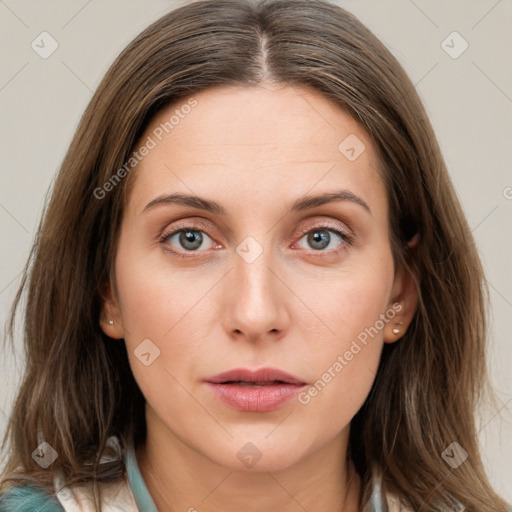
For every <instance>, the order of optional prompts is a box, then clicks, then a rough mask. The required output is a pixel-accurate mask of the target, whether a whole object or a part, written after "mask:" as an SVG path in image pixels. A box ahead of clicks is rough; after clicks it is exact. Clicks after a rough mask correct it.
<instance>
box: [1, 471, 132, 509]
mask: <svg viewBox="0 0 512 512" xmlns="http://www.w3.org/2000/svg"><path fill="white" fill-rule="evenodd" d="M56 484H57V482H56ZM55 488H56V489H59V490H58V491H57V493H56V497H57V499H58V500H59V503H60V504H61V506H62V507H63V510H65V511H66V512H95V511H96V508H95V506H94V491H93V487H92V485H87V486H85V485H81V486H72V487H62V488H60V486H58V485H56V486H55ZM101 510H102V512H138V510H139V509H138V507H137V504H136V502H135V498H134V496H133V493H132V491H131V489H130V486H129V484H128V482H127V481H126V480H125V479H123V480H122V481H117V482H115V483H108V484H106V483H102V484H101ZM0 512H3V511H0Z"/></svg>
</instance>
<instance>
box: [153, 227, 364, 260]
mask: <svg viewBox="0 0 512 512" xmlns="http://www.w3.org/2000/svg"><path fill="white" fill-rule="evenodd" d="M208 230H209V227H208V226H207V225H206V224H202V223H197V224H185V225H182V226H178V227H175V228H173V230H172V231H167V232H165V233H164V234H163V235H161V236H160V239H159V242H160V243H161V244H162V245H164V246H165V247H164V249H165V250H166V251H168V252H170V253H172V254H173V255H175V256H178V257H180V258H190V257H193V255H194V253H197V252H203V251H186V252H181V251H176V250H175V249H172V248H171V246H170V245H169V244H168V243H167V241H168V240H169V239H170V238H171V237H173V236H174V235H176V234H178V233H180V232H182V231H199V232H203V233H205V234H206V235H208V236H209V237H210V238H211V239H212V240H213V237H212V236H211V235H210V234H209V233H208ZM312 231H331V232H333V233H335V234H336V235H337V236H339V237H340V238H341V240H342V243H341V247H340V248H337V249H331V250H329V251H324V250H315V249H311V251H312V252H313V253H319V254H320V255H323V254H329V255H332V254H337V253H338V252H340V251H342V250H343V249H344V248H345V247H346V246H350V245H352V244H353V243H354V240H355V236H354V235H353V234H351V233H347V232H345V231H341V230H340V229H339V228H338V227H334V226H333V225H331V224H328V223H320V224H318V225H315V226H313V227H308V228H305V229H303V230H301V231H299V232H298V233H297V234H296V235H295V236H297V235H300V238H299V241H300V240H301V239H302V238H303V237H304V235H307V234H308V233H311V232H312ZM187 252H188V254H187Z"/></svg>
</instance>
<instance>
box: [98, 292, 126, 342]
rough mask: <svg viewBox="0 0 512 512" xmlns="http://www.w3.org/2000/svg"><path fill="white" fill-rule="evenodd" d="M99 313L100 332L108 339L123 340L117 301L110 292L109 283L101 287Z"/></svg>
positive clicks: (122, 328)
mask: <svg viewBox="0 0 512 512" xmlns="http://www.w3.org/2000/svg"><path fill="white" fill-rule="evenodd" d="M101 299H102V302H101V311H100V318H99V322H100V327H101V330H102V331H103V332H104V333H105V334H106V335H107V336H108V337H110V338H114V339H122V338H124V327H123V322H122V320H123V318H122V315H121V309H120V307H119V304H118V300H117V298H116V297H115V295H114V293H113V292H112V286H111V284H110V283H105V284H104V285H103V286H102V287H101Z"/></svg>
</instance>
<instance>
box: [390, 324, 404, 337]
mask: <svg viewBox="0 0 512 512" xmlns="http://www.w3.org/2000/svg"><path fill="white" fill-rule="evenodd" d="M395 325H403V322H397V323H396V324H395ZM392 332H393V334H400V329H397V328H396V327H395V328H394V329H393V331H392Z"/></svg>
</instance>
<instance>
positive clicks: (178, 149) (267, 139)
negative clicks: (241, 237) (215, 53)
mask: <svg viewBox="0 0 512 512" xmlns="http://www.w3.org/2000/svg"><path fill="white" fill-rule="evenodd" d="M191 105H193V107H191ZM148 141H151V142H150V144H149V145H151V146H152V149H151V150H150V151H149V152H147V155H146V156H144V158H142V159H141V161H140V163H139V164H138V165H137V167H136V171H135V173H134V174H135V176H134V177H136V180H135V181H136V182H138V183H139V184H138V186H135V188H136V189H137V188H138V193H137V194H136V195H137V196H145V197H147V196H148V195H150V194H151V193H156V192H158V189H159V188H160V189H164V188H165V186H167V185H169V186H178V187H181V188H183V187H185V188H186V187H187V185H190V187H194V189H195V190H194V191H195V192H199V191H198V190H197V188H198V187H202V191H204V192H207V191H209V190H210V189H211V187H212V186H213V187H224V188H227V189H229V190H235V189H236V190H237V191H238V192H241V191H242V190H243V189H244V188H245V187H247V189H251V188H252V189H253V190H254V189H261V190H266V191H270V190H272V194H276V193H277V191H278V190H280V191H281V192H282V193H286V192H287V191H288V192H293V193H296V195H301V194H304V193H306V192H307V191H308V190H309V189H311V188H312V187H315V186H316V185H315V184H318V187H320V188H322V187H329V186H330V185H334V184H336V185H337V186H338V185H343V186H346V187H349V188H355V189H359V192H362V188H366V189H368V190H367V193H369V194H370V195H371V194H372V193H374V192H375V193H381V192H382V183H381V180H380V177H379V173H378V171H377V168H378V162H377V156H376V154H375V150H374V147H373V145H372V143H371V139H370V138H369V136H368V135H367V133H366V131H365V130H364V129H363V127H362V126H361V125H360V123H358V122H357V121H356V120H355V119H354V118H352V117H351V116H350V115H349V114H348V113H347V112H346V111H345V110H344V109H343V108H341V107H340V106H338V105H337V104H335V103H334V102H333V101H330V100H328V99H327V98H325V97H324V96H323V95H321V94H320V93H318V92H317V91H315V90H313V89H310V88H305V87H300V88H299V87H296V86H293V87H292V86H289V85H275V84H274V85H264V86H257V87H231V86H230V87H214V88H211V89H208V90H206V91H203V92H201V93H199V94H195V95H194V96H192V97H185V98H183V99H180V100H178V101H175V102H173V103H172V104H171V105H169V106H167V107H165V108H164V109H162V110H161V111H159V112H158V113H157V115H156V116H155V117H154V118H153V119H152V120H151V122H150V123H149V125H148V127H147V129H146V131H145V133H144V135H143V136H142V137H141V139H140V141H139V144H138V145H137V147H140V146H141V145H143V144H145V143H147V142H148ZM347 150H349V152H348V153H347ZM352 150H353V151H352ZM354 156H356V158H354ZM190 187H189V188H190ZM373 189H375V190H373ZM377 189H379V190H377ZM184 191H187V192H190V190H184ZM318 191H320V190H318Z"/></svg>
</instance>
